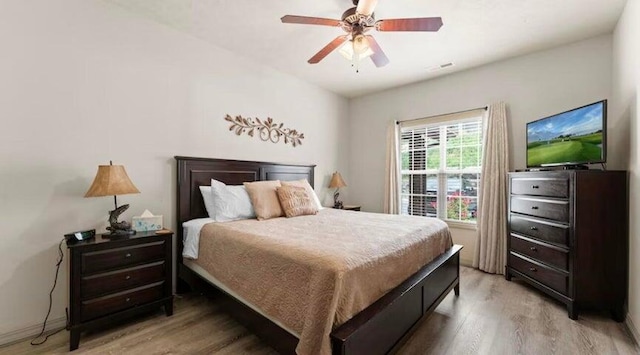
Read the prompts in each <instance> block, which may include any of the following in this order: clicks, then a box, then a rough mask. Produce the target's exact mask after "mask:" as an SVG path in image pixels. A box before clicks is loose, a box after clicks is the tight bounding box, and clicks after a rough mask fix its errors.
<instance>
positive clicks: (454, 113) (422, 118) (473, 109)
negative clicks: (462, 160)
mask: <svg viewBox="0 0 640 355" xmlns="http://www.w3.org/2000/svg"><path fill="white" fill-rule="evenodd" d="M487 109H489V106H484V107H478V108H472V109H469V110H462V111H457V112H450V113H445V114H442V115H433V116H427V117H421V118H413V119H410V120H403V121H396V124H400V123H401V122H411V121H417V120H426V119H429V118H433V117H438V116H449V115H457V114H460V113H465V112H471V111H476V110H485V111H486V110H487Z"/></svg>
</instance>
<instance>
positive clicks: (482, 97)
mask: <svg viewBox="0 0 640 355" xmlns="http://www.w3.org/2000/svg"><path fill="white" fill-rule="evenodd" d="M610 88H611V36H610V35H606V36H601V37H596V38H593V39H589V40H586V41H582V42H578V43H575V44H571V45H568V46H563V47H559V48H556V49H551V50H547V51H542V52H537V53H534V54H530V55H526V56H522V57H517V58H512V59H508V60H504V61H501V62H496V63H492V64H489V65H485V66H482V67H478V68H475V69H471V70H467V71H463V72H459V73H455V74H452V75H447V76H444V77H440V78H437V79H434V80H429V81H425V82H421V83H417V84H413V85H408V86H403V87H399V88H396V89H391V90H387V91H384V92H380V93H376V94H371V95H367V96H363V97H360V98H357V99H353V100H352V101H351V102H350V116H351V120H350V130H349V132H350V142H351V150H350V164H349V166H350V170H349V176H350V178H351V179H352V180H353V181H357V182H358V185H356V186H351V187H349V196H350V199H351V201H352V202H358V203H361V204H362V206H363V209H364V210H367V211H382V208H383V198H384V194H383V191H384V190H383V188H384V173H383V172H384V164H385V143H384V142H385V132H386V128H387V125H388V124H389V122H390V121H391V120H394V119H396V120H406V119H412V118H419V117H427V116H432V115H438V114H444V113H449V112H455V111H460V110H465V109H472V108H478V107H482V106H485V105H487V104H490V103H493V102H497V101H504V102H506V103H507V110H508V115H509V119H510V121H509V140H510V142H509V143H510V146H511V151H510V155H511V168H512V169H516V168H524V167H525V166H526V162H525V123H526V122H528V121H533V120H535V119H538V118H542V117H545V116H548V115H551V114H554V113H558V112H562V111H565V110H568V109H571V108H574V107H578V106H581V105H584V104H588V103H591V102H595V101H597V100H601V99H606V98H609V93H610ZM609 129H610V131H609V146H608V147H609V152H608V156H609V159H608V160H609V167H610V168H625V167H626V159H621V158H620V157H619V155H620V154H622V153H624V152H625V150H623V149H622V148H621V146H619V145H618V143H619V142H620V138H624V139H623V140H625V139H626V138H625V137H623V134H622V133H623V132H625V131H623V130H620V129H619V128H618V125H617V122H616V121H615V119H612V120H610V122H609ZM452 232H453V235H454V241H455V242H456V243H462V244H463V245H465V249H464V250H463V254H462V257H461V258H462V259H463V260H464V261H467V262H468V261H469V260H471V259H472V258H473V252H474V248H475V232H472V231H468V230H458V229H454V230H452Z"/></svg>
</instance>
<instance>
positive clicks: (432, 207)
mask: <svg viewBox="0 0 640 355" xmlns="http://www.w3.org/2000/svg"><path fill="white" fill-rule="evenodd" d="M400 134H401V136H400V156H401V160H402V166H401V176H402V180H401V186H400V199H401V205H400V208H401V209H400V212H401V213H402V214H409V215H415V216H428V217H438V218H441V219H444V220H447V221H460V222H467V223H475V222H476V218H477V212H478V186H479V185H478V183H479V180H480V167H481V161H482V116H478V117H472V118H467V119H464V120H459V121H455V122H452V121H447V122H440V123H436V124H430V125H421V126H413V127H403V128H401V131H400Z"/></svg>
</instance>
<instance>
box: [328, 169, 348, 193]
mask: <svg viewBox="0 0 640 355" xmlns="http://www.w3.org/2000/svg"><path fill="white" fill-rule="evenodd" d="M346 186H347V183H345V182H344V179H342V175H340V173H339V172H337V171H336V172H335V173H333V175H332V176H331V182H329V188H332V189H334V188H341V187H346Z"/></svg>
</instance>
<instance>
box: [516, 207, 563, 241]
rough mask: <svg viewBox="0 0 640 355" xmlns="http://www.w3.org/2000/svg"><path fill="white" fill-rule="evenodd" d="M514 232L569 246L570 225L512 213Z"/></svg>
mask: <svg viewBox="0 0 640 355" xmlns="http://www.w3.org/2000/svg"><path fill="white" fill-rule="evenodd" d="M510 228H511V231H512V232H515V233H519V234H523V235H525V236H531V237H533V238H536V239H540V240H542V241H546V242H550V243H554V244H559V245H563V246H569V226H566V225H562V224H555V223H548V222H544V221H539V220H535V219H530V218H524V217H520V216H516V215H513V214H512V215H511V223H510Z"/></svg>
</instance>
